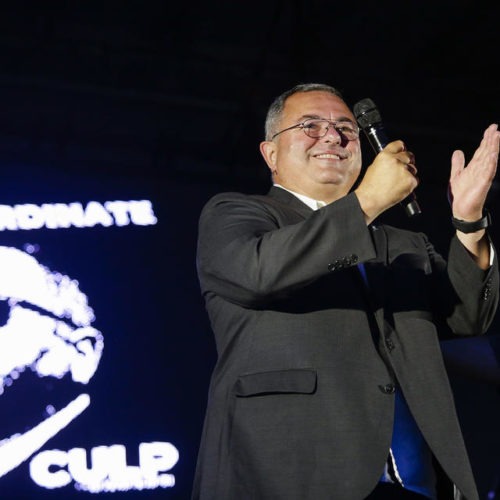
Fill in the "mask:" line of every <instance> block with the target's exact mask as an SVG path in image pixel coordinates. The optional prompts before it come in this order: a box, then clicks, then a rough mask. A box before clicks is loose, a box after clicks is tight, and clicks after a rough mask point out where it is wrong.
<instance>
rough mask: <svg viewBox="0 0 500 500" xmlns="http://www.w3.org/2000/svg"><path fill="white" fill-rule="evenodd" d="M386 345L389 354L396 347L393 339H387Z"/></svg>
mask: <svg viewBox="0 0 500 500" xmlns="http://www.w3.org/2000/svg"><path fill="white" fill-rule="evenodd" d="M385 345H386V347H387V349H388V350H389V352H391V351H392V350H393V349H394V348H395V347H396V346H395V345H394V342H393V341H392V340H391V339H386V341H385Z"/></svg>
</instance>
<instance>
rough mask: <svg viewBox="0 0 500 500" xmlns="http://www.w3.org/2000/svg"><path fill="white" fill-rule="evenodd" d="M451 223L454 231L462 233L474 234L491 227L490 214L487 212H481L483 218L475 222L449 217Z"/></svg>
mask: <svg viewBox="0 0 500 500" xmlns="http://www.w3.org/2000/svg"><path fill="white" fill-rule="evenodd" d="M451 223H452V225H453V227H454V228H455V229H457V230H458V231H460V232H462V233H466V234H468V233H475V232H476V231H480V230H481V229H486V228H487V227H489V226H491V223H492V220H491V214H490V212H489V211H488V210H486V209H484V210H483V217H481V219H478V220H476V221H472V222H469V221H465V220H461V219H456V218H455V217H453V216H452V217H451Z"/></svg>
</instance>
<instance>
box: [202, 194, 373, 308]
mask: <svg viewBox="0 0 500 500" xmlns="http://www.w3.org/2000/svg"><path fill="white" fill-rule="evenodd" d="M282 219H283V217H282V214H279V213H277V212H276V211H275V210H274V208H273V207H272V205H270V204H266V203H265V202H264V201H263V200H262V199H259V198H256V197H251V196H245V195H242V194H237V193H226V194H223V195H217V196H216V197H214V198H212V200H210V201H209V202H208V203H207V205H206V206H205V207H204V209H203V211H202V214H201V217H200V224H199V235H198V253H197V266H198V274H199V277H200V282H201V288H202V292H203V293H210V292H214V293H216V294H218V295H220V296H222V297H224V298H225V299H227V300H229V301H232V302H235V303H238V304H241V305H244V306H247V307H250V306H253V305H256V304H259V303H265V302H266V301H267V300H269V299H276V298H283V297H286V296H287V295H288V294H290V293H292V292H293V290H296V289H297V288H300V287H303V286H306V285H307V284H309V283H311V282H312V281H314V280H316V279H318V278H320V277H321V276H324V275H327V274H329V273H331V272H334V271H336V270H338V269H340V268H346V267H350V266H354V265H356V264H357V263H358V262H363V261H365V260H369V259H372V258H374V257H375V247H374V244H373V241H372V239H371V236H370V232H369V230H368V228H367V226H366V223H365V220H364V217H363V213H362V211H361V208H360V206H359V203H358V200H357V197H356V196H355V195H354V194H349V195H347V196H345V197H344V198H342V199H340V200H338V201H336V202H334V203H331V204H330V205H327V206H326V207H324V208H322V209H320V210H317V211H314V212H311V214H310V216H309V217H307V218H305V219H304V220H299V221H298V222H295V223H292V224H287V223H286V221H285V222H284V221H283V220H282ZM339 263H340V264H339Z"/></svg>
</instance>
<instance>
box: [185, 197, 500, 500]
mask: <svg viewBox="0 0 500 500" xmlns="http://www.w3.org/2000/svg"><path fill="white" fill-rule="evenodd" d="M448 261H449V264H448V266H447V264H446V262H445V261H444V259H443V258H442V257H441V256H440V255H438V254H437V253H436V252H435V251H434V249H433V247H432V246H431V245H430V243H429V242H428V241H427V239H426V237H425V236H424V235H423V234H416V233H412V232H408V231H403V230H399V229H395V228H393V227H389V226H380V227H377V228H374V227H367V226H366V223H365V221H364V217H363V213H362V211H361V209H360V206H359V203H358V201H357V198H356V196H355V195H354V194H349V195H348V196H346V197H344V198H342V199H340V200H338V201H337V202H334V203H332V204H330V205H328V206H326V207H324V208H322V209H320V210H317V211H312V210H311V209H310V208H309V207H307V206H306V205H304V204H303V203H302V202H300V201H299V200H298V199H297V198H296V197H295V196H293V195H292V194H290V193H288V192H286V191H285V190H282V189H280V188H277V187H274V188H272V189H271V191H270V192H269V194H268V196H246V195H242V194H238V193H226V194H222V195H218V196H216V197H214V198H213V199H212V200H210V201H209V203H208V204H207V205H206V206H205V208H204V210H203V212H202V215H201V218H200V226H199V246H198V272H199V278H200V283H201V289H202V293H203V295H204V297H205V301H206V307H207V310H208V314H209V317H210V320H211V325H212V328H213V331H214V333H215V340H216V344H217V350H218V361H217V364H216V367H215V370H214V373H213V377H212V380H211V385H210V390H209V396H208V408H207V414H206V419H205V425H204V430H203V437H202V443H201V448H200V453H199V458H198V465H197V471H196V478H195V482H194V488H193V499H203V500H206V499H214V500H226V499H227V500H236V499H245V500H247V499H255V500H267V499H269V500H280V499H283V500H294V499H296V500H307V499H310V500H323V499H324V500H327V499H328V500H329V499H335V500H361V499H363V498H365V497H366V496H367V495H368V494H369V492H370V491H371V490H372V489H373V488H374V487H375V485H376V483H377V481H378V480H379V478H380V475H381V473H382V471H383V468H384V464H385V462H386V459H387V456H388V450H389V447H390V443H391V434H392V425H393V413H394V386H395V385H396V384H399V385H400V387H401V389H402V391H403V393H404V395H405V397H406V399H407V401H408V405H409V407H410V409H411V411H412V413H413V415H414V417H415V419H416V421H417V423H418V425H419V427H420V429H421V431H422V433H423V435H424V437H425V439H426V440H427V442H428V444H429V446H430V448H431V450H432V452H433V454H434V456H435V458H436V459H437V461H438V462H439V464H440V466H441V467H442V468H443V470H444V471H445V473H446V474H447V476H448V477H449V478H450V479H451V481H453V483H454V484H455V485H456V487H457V488H458V490H460V491H461V492H462V494H463V495H464V496H465V497H466V498H467V499H469V500H475V499H477V498H478V496H477V491H476V488H475V484H474V480H473V477H472V473H471V469H470V465H469V462H468V458H467V454H466V450H465V446H464V442H463V439H462V435H461V432H460V428H459V424H458V421H457V417H456V414H455V409H454V404H453V397H452V393H451V390H450V387H449V383H448V379H447V375H446V372H445V368H444V365H443V361H442V356H441V352H440V347H439V341H438V332H440V333H441V332H443V333H450V332H453V333H454V334H456V335H473V334H481V333H483V332H484V331H485V330H486V329H487V327H488V325H489V323H490V321H491V320H492V318H493V315H494V313H495V309H496V305H497V301H498V294H497V290H498V266H497V263H496V261H495V263H494V265H493V266H492V268H491V269H490V270H489V271H487V272H485V271H482V270H481V269H479V268H478V267H477V266H476V265H475V264H474V262H473V261H472V259H471V258H470V256H469V255H468V254H467V252H466V250H465V249H464V248H463V246H462V245H461V244H460V242H458V240H456V239H455V238H454V239H453V240H452V242H451V246H450V255H449V259H448ZM361 262H362V263H364V265H365V269H366V273H367V278H368V282H369V289H368V288H367V287H366V285H365V283H364V281H363V279H362V277H361V275H360V273H359V269H358V267H357V264H358V263H361Z"/></svg>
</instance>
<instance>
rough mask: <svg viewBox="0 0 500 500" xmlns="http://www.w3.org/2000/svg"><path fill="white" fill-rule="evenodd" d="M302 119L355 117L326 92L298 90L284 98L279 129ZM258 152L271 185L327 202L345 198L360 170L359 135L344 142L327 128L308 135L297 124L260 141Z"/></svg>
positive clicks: (332, 130) (343, 118) (334, 119)
mask: <svg viewBox="0 0 500 500" xmlns="http://www.w3.org/2000/svg"><path fill="white" fill-rule="evenodd" d="M308 118H325V119H328V120H333V121H338V120H346V119H347V120H351V121H352V122H353V123H356V120H355V118H354V116H353V114H352V113H351V111H350V109H349V108H348V107H347V105H346V104H345V103H344V102H343V101H342V100H341V99H340V98H339V97H337V96H335V95H333V94H330V93H328V92H322V91H313V92H300V93H297V94H293V95H292V96H290V97H289V98H288V99H287V100H286V102H285V108H284V111H283V115H282V119H281V122H280V124H279V127H278V131H279V130H283V129H285V128H288V127H291V126H293V125H296V124H298V123H301V122H303V121H304V120H306V119H308ZM261 152H262V154H263V156H264V158H265V160H266V162H267V164H268V166H269V168H270V169H271V171H272V172H274V175H273V180H274V182H275V183H277V184H280V185H282V186H283V187H286V188H288V189H290V190H292V191H295V192H298V193H300V194H304V195H306V196H309V197H311V198H315V199H318V200H322V201H325V202H332V201H334V200H336V199H339V198H341V197H342V196H345V195H346V194H347V193H348V192H349V191H350V189H351V188H352V186H353V185H354V183H355V181H356V179H357V178H358V175H359V173H360V170H361V148H360V144H359V138H358V139H356V140H354V141H346V140H345V138H343V137H342V136H341V135H340V134H339V133H338V132H337V131H336V130H335V129H334V128H333V127H329V129H328V132H327V133H326V135H325V136H324V137H321V138H318V139H313V138H311V137H308V136H307V135H306V134H305V133H304V131H303V130H302V129H300V128H295V129H292V130H288V131H286V132H283V133H282V134H280V135H278V136H277V137H276V138H275V139H274V141H265V142H263V143H262V144H261Z"/></svg>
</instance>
